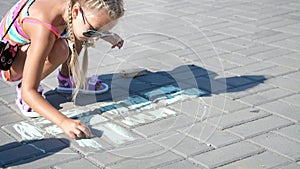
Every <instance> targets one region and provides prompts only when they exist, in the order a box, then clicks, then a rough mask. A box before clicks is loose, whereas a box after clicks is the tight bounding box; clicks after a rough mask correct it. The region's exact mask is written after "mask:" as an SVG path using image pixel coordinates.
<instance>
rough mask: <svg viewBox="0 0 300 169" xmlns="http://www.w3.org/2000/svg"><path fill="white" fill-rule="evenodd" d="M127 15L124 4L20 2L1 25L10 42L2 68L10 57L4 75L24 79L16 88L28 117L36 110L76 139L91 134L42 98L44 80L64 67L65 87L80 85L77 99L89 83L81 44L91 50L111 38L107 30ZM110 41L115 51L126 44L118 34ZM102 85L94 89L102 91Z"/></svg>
mask: <svg viewBox="0 0 300 169" xmlns="http://www.w3.org/2000/svg"><path fill="white" fill-rule="evenodd" d="M123 14H124V9H123V1H122V0H51V1H49V0H20V1H18V2H17V3H16V4H15V5H14V7H13V8H12V9H11V10H10V11H8V13H7V14H6V16H5V17H4V18H3V20H2V22H1V25H0V37H1V38H2V37H3V38H2V42H7V43H9V46H8V47H6V48H5V50H3V52H1V53H0V57H1V64H2V65H7V64H9V63H10V62H11V61H12V60H10V61H9V62H5V58H6V56H11V57H12V58H14V60H13V62H12V65H11V66H10V68H9V69H5V70H0V71H1V77H2V78H3V79H4V80H6V81H18V80H20V79H22V83H20V84H19V85H18V87H17V94H18V97H19V99H17V104H19V105H20V106H21V108H22V109H27V111H25V113H28V114H27V116H34V115H32V114H31V113H34V112H33V111H32V110H34V111H35V112H37V113H38V114H39V115H41V116H43V117H45V118H46V119H48V120H50V121H51V122H53V123H55V124H56V125H58V126H59V127H60V128H61V129H62V130H63V131H64V132H65V133H66V134H67V135H68V136H69V137H71V138H73V139H74V138H76V137H89V136H91V132H90V129H89V128H88V127H87V126H86V125H84V124H83V123H81V122H80V121H78V120H73V119H69V118H67V117H66V116H65V115H63V114H62V113H61V112H59V111H58V110H56V109H55V108H54V107H53V106H51V105H50V104H49V103H48V102H47V101H46V100H45V99H44V98H43V97H42V96H41V94H40V93H41V92H42V89H41V87H39V86H40V81H41V80H43V79H44V78H45V77H47V76H48V75H49V74H50V73H51V72H53V71H54V70H55V69H56V68H57V67H58V66H60V65H62V66H61V70H60V72H59V75H58V80H59V82H60V86H62V87H64V88H67V87H70V88H72V87H75V90H74V93H73V94H74V95H73V96H74V98H75V97H76V95H77V93H78V92H79V89H80V88H83V87H84V86H85V85H86V84H87V82H86V80H85V72H86V70H87V66H86V64H87V60H86V56H85V57H84V59H83V60H84V64H83V70H80V69H79V64H78V54H77V53H78V52H79V51H80V50H81V48H82V46H83V47H84V48H85V49H86V48H87V42H88V41H89V40H90V39H91V38H94V37H95V38H105V37H108V36H109V35H111V34H107V32H108V31H109V30H110V29H111V28H112V27H113V26H114V25H115V24H116V21H117V19H118V18H120V17H121V16H122V15H123ZM15 18H16V20H14V19H15ZM11 23H13V24H11ZM75 25H76V26H75ZM6 33H7V34H6ZM104 35H105V36H104ZM109 37H110V38H107V39H105V40H107V41H108V42H110V43H112V45H113V47H115V46H118V47H119V48H120V47H122V44H123V40H121V39H120V37H119V36H118V35H116V34H113V35H112V36H109ZM1 44H4V43H1ZM1 55H2V56H1ZM2 58H4V59H2ZM2 61H3V63H2ZM70 75H72V78H71V77H70ZM73 82H74V83H73ZM99 83H101V82H100V81H97V84H95V86H94V90H99V89H102V86H101V85H100V87H99ZM26 103H27V104H28V105H27V104H26ZM20 106H19V107H20ZM31 108H32V109H31ZM25 115H26V114H25Z"/></svg>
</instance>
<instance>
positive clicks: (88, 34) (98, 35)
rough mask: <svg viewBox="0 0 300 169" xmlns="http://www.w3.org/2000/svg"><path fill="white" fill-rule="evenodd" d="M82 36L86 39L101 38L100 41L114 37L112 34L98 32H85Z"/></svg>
mask: <svg viewBox="0 0 300 169" xmlns="http://www.w3.org/2000/svg"><path fill="white" fill-rule="evenodd" d="M82 34H83V36H85V37H88V38H101V39H104V38H108V37H112V36H114V35H113V34H112V33H102V32H98V31H95V30H87V31H85V32H83V33H82Z"/></svg>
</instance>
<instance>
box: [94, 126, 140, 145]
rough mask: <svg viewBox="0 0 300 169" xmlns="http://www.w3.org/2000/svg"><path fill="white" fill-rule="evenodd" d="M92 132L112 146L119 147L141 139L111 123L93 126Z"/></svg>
mask: <svg viewBox="0 0 300 169" xmlns="http://www.w3.org/2000/svg"><path fill="white" fill-rule="evenodd" d="M93 130H94V132H97V133H99V134H101V135H100V137H101V139H102V140H104V141H106V142H107V143H109V144H111V145H113V146H119V145H122V144H125V143H128V142H132V141H135V140H137V139H140V138H141V137H140V136H139V135H137V134H135V133H133V132H132V131H130V130H128V129H126V128H124V127H122V126H120V125H118V124H115V123H112V122H108V123H104V124H98V125H95V126H93Z"/></svg>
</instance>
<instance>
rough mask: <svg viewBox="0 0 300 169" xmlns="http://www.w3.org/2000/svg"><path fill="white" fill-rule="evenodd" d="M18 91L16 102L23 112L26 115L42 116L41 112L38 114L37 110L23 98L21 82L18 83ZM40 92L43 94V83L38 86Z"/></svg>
mask: <svg viewBox="0 0 300 169" xmlns="http://www.w3.org/2000/svg"><path fill="white" fill-rule="evenodd" d="M16 91H17V99H16V104H17V105H18V107H19V109H20V111H21V113H22V114H23V115H24V116H26V117H31V118H34V117H40V114H38V113H37V112H35V111H34V110H32V109H31V107H29V105H28V104H27V103H25V101H24V100H23V99H22V97H21V83H19V84H18V85H17V87H16ZM38 92H39V93H40V94H41V95H42V93H43V88H42V86H41V85H40V86H39V88H38Z"/></svg>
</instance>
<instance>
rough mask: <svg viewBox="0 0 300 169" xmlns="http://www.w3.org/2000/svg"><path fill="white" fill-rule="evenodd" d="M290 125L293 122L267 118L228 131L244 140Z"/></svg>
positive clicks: (272, 117) (274, 117) (278, 118)
mask: <svg viewBox="0 0 300 169" xmlns="http://www.w3.org/2000/svg"><path fill="white" fill-rule="evenodd" d="M291 124H293V122H291V121H289V120H286V119H283V118H280V117H277V116H268V117H265V118H262V119H258V120H255V121H251V122H248V123H245V124H242V125H240V126H235V127H233V128H230V129H228V130H229V131H230V132H233V133H234V134H236V135H238V136H240V137H242V138H244V139H245V138H249V137H253V136H257V135H260V134H263V133H266V132H269V131H271V130H276V129H278V128H282V127H285V126H289V125H291Z"/></svg>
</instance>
